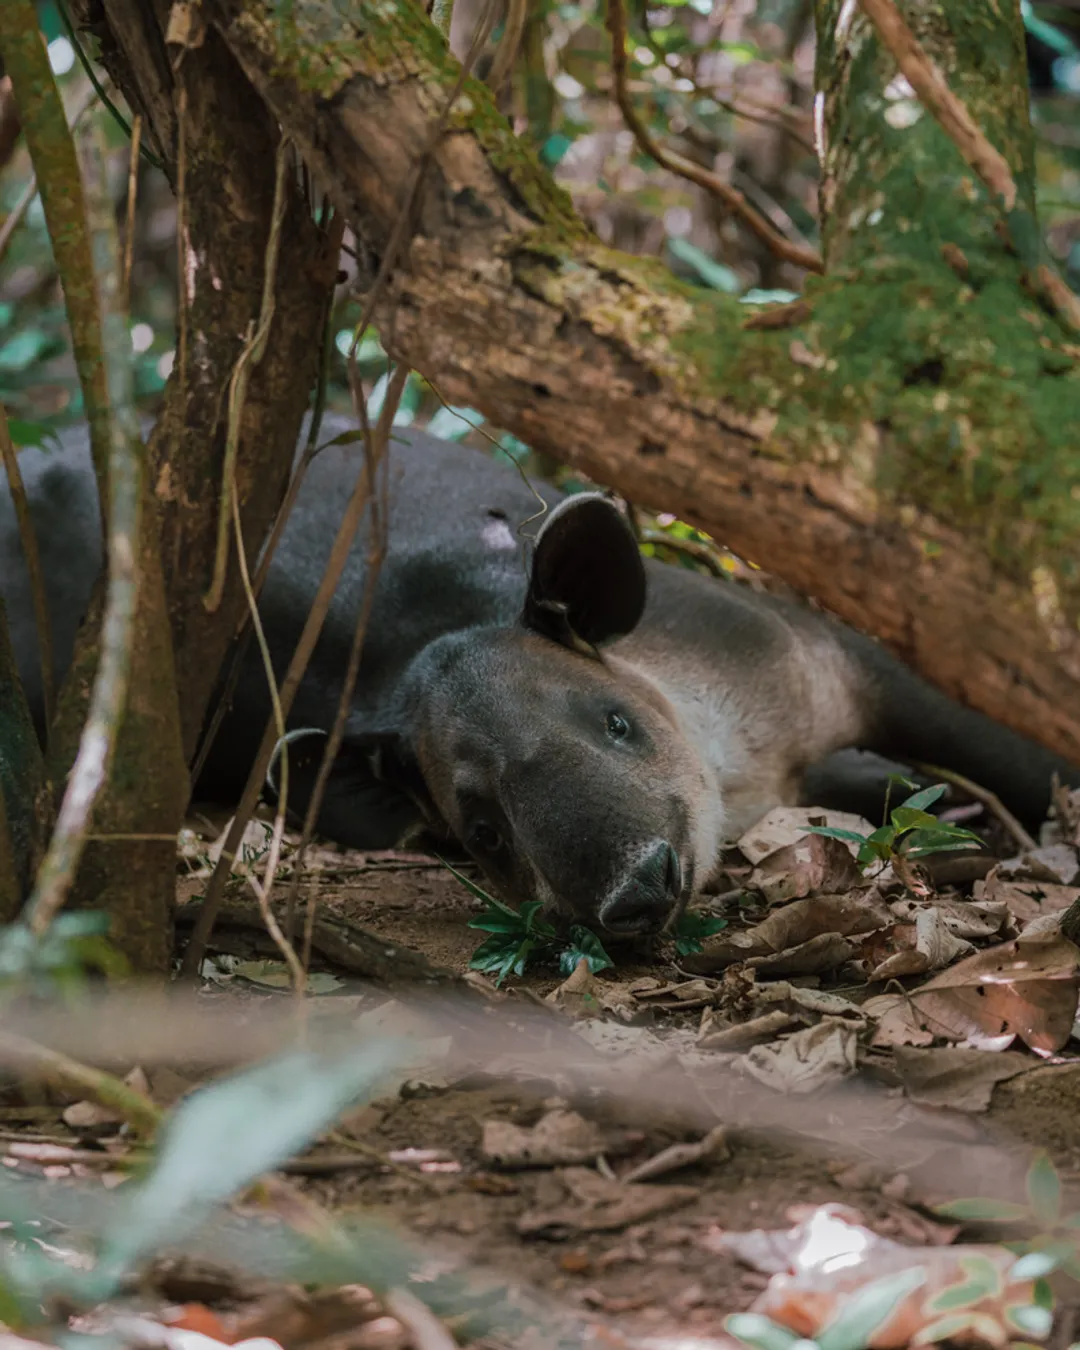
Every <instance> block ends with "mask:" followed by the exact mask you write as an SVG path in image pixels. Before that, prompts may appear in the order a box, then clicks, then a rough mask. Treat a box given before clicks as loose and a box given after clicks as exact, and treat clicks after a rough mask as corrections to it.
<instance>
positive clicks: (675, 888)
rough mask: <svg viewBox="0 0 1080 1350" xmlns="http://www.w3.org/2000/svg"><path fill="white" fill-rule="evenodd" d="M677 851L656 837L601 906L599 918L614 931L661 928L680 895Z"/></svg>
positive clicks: (641, 930) (639, 930) (625, 931)
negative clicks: (649, 847) (650, 846)
mask: <svg viewBox="0 0 1080 1350" xmlns="http://www.w3.org/2000/svg"><path fill="white" fill-rule="evenodd" d="M681 888H682V866H681V865H680V863H679V855H678V854H677V853H676V852H675V850H674V849H673V848H672V847H671V845H670V844H669V843H668V842H667V841H666V840H664V839H658V840H657V841H656V843H655V844H654V845H653V846H652V848H651V849H650V850H649V851H648V853H646V855H645V856H644V857H643V858H642V859H641V861H640V862H639V863H638V864H637V866H636V867H635V868H634V870H633V872H632V873H630V875H629V876H627V877H626V878H625V880H624V881H623V882H622V883H621V884H620V885H619V887H618V889H617V890H615V891H614V892H613V893H612V894H610V895H609V896H608V897H607V899H606V900H605V901H604V903H603V904H602V905H601V906H600V922H601V923H602V924H603V925H604V927H605V928H607V929H608V930H609V931H611V932H613V933H645V932H650V931H656V930H657V929H659V928H662V927H663V925H664V923H665V921H666V920H667V918H668V916H669V915H670V914H671V911H672V909H673V907H674V905H675V902H676V901H677V900H678V898H679V892H680V890H681Z"/></svg>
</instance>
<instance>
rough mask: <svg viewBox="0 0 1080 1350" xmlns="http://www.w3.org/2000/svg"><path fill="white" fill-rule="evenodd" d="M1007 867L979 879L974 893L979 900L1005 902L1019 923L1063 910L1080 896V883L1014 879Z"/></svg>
mask: <svg viewBox="0 0 1080 1350" xmlns="http://www.w3.org/2000/svg"><path fill="white" fill-rule="evenodd" d="M1003 867H1004V864H1001V865H999V866H998V867H995V868H993V869H992V870H991V871H990V873H989V874H988V875H987V877H986V880H985V881H977V882H976V883H975V887H974V893H975V897H976V899H978V900H981V901H989V902H992V903H996V904H1003V905H1005V907H1006V908H1007V909H1008V911H1009V913H1010V914H1011V915H1012V917H1013V921H1014V922H1015V923H1016V925H1017V927H1021V928H1022V927H1024V926H1025V925H1027V924H1029V923H1031V922H1033V921H1034V920H1036V919H1042V918H1045V917H1046V916H1047V915H1052V914H1061V913H1063V912H1064V911H1065V910H1067V909H1068V908H1069V906H1070V905H1071V904H1072V903H1073V901H1074V900H1077V899H1078V898H1080V886H1063V885H1061V884H1059V883H1058V882H1054V881H1046V880H1010V879H1009V878H1008V877H1006V876H1005V874H1004V873H1003V871H1002V868H1003Z"/></svg>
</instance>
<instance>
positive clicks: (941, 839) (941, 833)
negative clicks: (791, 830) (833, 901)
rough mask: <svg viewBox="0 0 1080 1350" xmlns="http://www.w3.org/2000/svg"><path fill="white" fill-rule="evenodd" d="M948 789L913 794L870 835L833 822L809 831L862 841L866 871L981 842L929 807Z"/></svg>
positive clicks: (940, 786)
mask: <svg viewBox="0 0 1080 1350" xmlns="http://www.w3.org/2000/svg"><path fill="white" fill-rule="evenodd" d="M900 781H901V782H904V781H906V780H904V779H901V780H900ZM909 786H910V785H909ZM945 790H946V784H944V783H935V784H934V786H933V787H928V788H923V789H922V790H921V791H919V792H915V793H912V795H911V796H910V797H908V798H907V799H906V801H903V802H901V804H900V805H899V806H896V807H894V808H893V810H892V811H891V812H890V813H889V815H888V820H887V821H886V823H885V824H884V825H880V826H878V828H877V829H876V830H873V831H872V832H871V833H870V834H859V833H858V832H857V831H855V830H840V829H837V828H835V827H834V826H832V825H811V826H809V827H808V828H807V831H806V833H807V834H821V835H824V836H825V838H826V839H842V840H843V841H844V842H845V843H850V844H858V845H859V852H858V853H857V854H856V859H855V860H856V862H857V863H858V864H859V866H860V867H861V868H862V869H863V870H864V871H865V870H866V869H867V868H868V867H872V866H874V865H875V864H878V865H880V866H885V865H886V864H887V863H895V862H899V863H905V862H909V861H912V860H914V859H916V858H925V857H927V856H928V855H929V854H931V853H948V852H949V851H951V850H953V849H958V848H970V847H971V845H972V844H979V845H981V844H982V840H981V839H980V838H979V836H978V835H977V834H976V833H975V832H974V831H973V830H965V829H964V828H963V827H962V826H960V825H950V824H949V823H948V822H947V821H944V820H938V818H937V816H933V815H931V814H930V812H929V811H928V810H927V807H929V806H933V804H934V803H935V802H936V801H937V800H938V799H939V798H940V797H942V796H943V795H944V793H945ZM886 810H888V808H887V807H886Z"/></svg>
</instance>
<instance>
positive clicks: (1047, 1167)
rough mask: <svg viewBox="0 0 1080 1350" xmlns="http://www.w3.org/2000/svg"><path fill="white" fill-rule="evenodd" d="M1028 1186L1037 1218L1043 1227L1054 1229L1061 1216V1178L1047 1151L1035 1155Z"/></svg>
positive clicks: (1042, 1150) (1032, 1207)
mask: <svg viewBox="0 0 1080 1350" xmlns="http://www.w3.org/2000/svg"><path fill="white" fill-rule="evenodd" d="M1026 1185H1027V1195H1028V1200H1029V1201H1030V1202H1031V1210H1032V1213H1033V1214H1034V1215H1035V1218H1036V1219H1037V1220H1038V1221H1039V1223H1040V1224H1042V1225H1043V1227H1045V1228H1053V1227H1054V1226H1055V1224H1056V1223H1057V1221H1058V1219H1059V1218H1060V1216H1061V1178H1060V1177H1059V1176H1058V1174H1057V1169H1056V1168H1055V1167H1054V1164H1053V1163H1052V1162H1051V1161H1050V1155H1049V1154H1048V1153H1047V1152H1046V1150H1045V1149H1039V1151H1038V1152H1037V1153H1036V1154H1035V1157H1034V1159H1033V1160H1032V1163H1031V1166H1030V1167H1029V1168H1028V1174H1027V1178H1026Z"/></svg>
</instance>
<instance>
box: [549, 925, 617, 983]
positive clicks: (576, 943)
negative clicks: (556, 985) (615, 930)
mask: <svg viewBox="0 0 1080 1350" xmlns="http://www.w3.org/2000/svg"><path fill="white" fill-rule="evenodd" d="M570 939H571V945H570V946H569V947H567V948H565V950H564V951H563V952H561V953H560V955H559V970H560V971H561V972H562V973H563V975H572V974H573V973H574V971H575V970H576V969H577V963H578V962H579V961H580V960H581V958H582V957H584V958H585V960H586V961H588V963H589V969H590V970H591V971H592V973H593V974H594V975H595V974H596V972H597V971H598V970H607V969H609V968H613V967H614V965H615V962H614V961H613V960H612V959H611V957H610V956H608V954H607V952H606V951H605V950H604V946H603V943H602V942H601V941H600V939H599V938H598V937H597V936H596V934H595V933H594V932H593V931H592V929H591V928H586V927H585V926H584V925H583V924H580V923H575V924H573V925H572V926H571V928H570Z"/></svg>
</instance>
